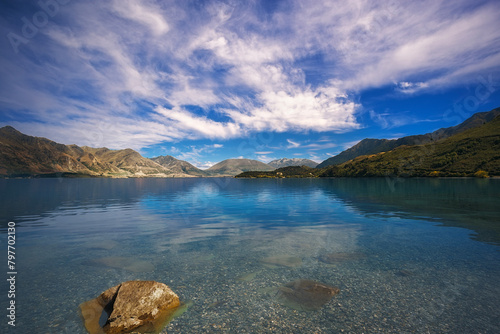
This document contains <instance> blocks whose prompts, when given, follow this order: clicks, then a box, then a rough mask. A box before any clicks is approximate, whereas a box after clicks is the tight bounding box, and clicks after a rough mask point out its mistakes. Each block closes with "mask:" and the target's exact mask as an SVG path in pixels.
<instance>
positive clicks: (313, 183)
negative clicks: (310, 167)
mask: <svg viewBox="0 0 500 334" xmlns="http://www.w3.org/2000/svg"><path fill="white" fill-rule="evenodd" d="M499 186H500V180H497V179H391V178H380V179H376V178H356V179H353V178H350V179H231V178H206V179H198V178H196V179H195V178H186V179H59V180H58V179H32V180H29V179H23V180H0V188H1V191H0V202H1V203H2V206H3V208H2V210H1V211H0V212H1V213H0V230H4V231H5V228H6V226H7V222H8V221H16V223H18V226H23V225H24V224H27V223H28V222H30V221H35V220H37V221H38V223H40V220H39V218H40V216H42V217H43V216H47V215H50V214H51V213H52V212H54V211H56V210H64V209H66V208H84V209H85V208H103V209H105V208H110V207H114V206H117V207H123V208H125V207H127V206H131V205H136V204H139V205H140V206H141V207H142V208H145V209H146V210H147V212H149V213H151V214H153V215H161V216H162V217H163V218H165V217H166V218H168V220H169V222H170V223H171V224H172V226H171V228H172V229H174V228H176V226H175V225H174V223H173V222H172V218H174V217H173V214H177V215H178V216H180V217H181V218H182V217H191V216H190V215H192V214H197V215H198V220H196V219H194V220H193V223H196V222H197V223H199V222H200V219H201V221H202V222H203V223H204V224H215V223H217V224H222V225H224V226H226V225H228V224H235V223H236V222H237V220H236V218H234V217H237V218H241V217H245V218H248V220H249V221H245V222H244V223H245V224H251V223H254V224H258V225H259V226H260V227H261V228H264V229H269V228H276V227H287V226H290V224H295V225H297V224H298V225H308V226H312V225H317V224H319V225H321V224H329V223H334V222H333V221H329V222H328V221H325V220H322V221H319V220H317V219H316V218H315V217H309V216H307V217H302V218H303V219H292V220H290V219H287V215H288V214H290V213H289V212H288V211H287V210H286V209H287V207H289V208H290V209H293V203H289V199H290V196H293V197H295V198H302V197H301V196H305V197H307V198H309V200H311V198H314V197H315V196H319V197H322V195H323V194H324V195H326V196H329V197H331V198H334V199H335V201H341V202H342V203H344V204H345V205H347V206H349V207H351V208H353V209H354V210H356V211H358V212H360V213H362V214H364V215H366V216H369V217H370V216H377V215H386V214H391V215H395V216H400V217H403V218H410V219H418V218H419V217H421V218H423V219H426V220H436V221H438V222H439V223H441V224H443V225H445V226H456V227H463V228H467V229H470V230H473V231H474V232H476V235H474V237H473V238H474V239H476V240H479V241H483V242H489V243H494V244H499V245H500V207H499V206H498V203H500V192H499V191H498V189H500V187H499ZM256 200H257V201H262V203H264V204H265V203H267V204H265V205H266V209H263V210H260V211H259V212H256V211H255V210H254V209H255V207H256V206H255V205H258V204H255V201H256ZM221 201H222V202H221ZM290 205H291V206H292V207H290ZM321 205H324V203H322V204H321ZM280 208H281V209H280ZM283 208H284V209H283ZM267 210H271V211H272V212H273V213H272V215H271V216H273V217H274V218H275V219H274V220H272V219H271V216H270V214H269V212H271V211H267ZM315 210H316V209H315ZM317 210H319V212H318V213H319V214H320V215H319V216H318V217H330V216H329V212H331V211H332V210H335V209H334V208H333V207H332V208H330V207H318V208H317ZM277 215H279V217H277ZM281 216H283V217H281ZM30 217H32V218H30ZM221 217H227V219H222V218H221ZM231 217H233V218H231ZM277 218H280V219H277ZM295 218H297V217H295ZM210 219H212V220H210ZM170 223H169V224H170ZM177 224H180V225H178V226H181V225H182V227H188V225H189V224H190V223H189V222H188V220H186V219H183V220H182V221H178V222H177ZM238 224H239V223H238ZM241 224H243V223H241Z"/></svg>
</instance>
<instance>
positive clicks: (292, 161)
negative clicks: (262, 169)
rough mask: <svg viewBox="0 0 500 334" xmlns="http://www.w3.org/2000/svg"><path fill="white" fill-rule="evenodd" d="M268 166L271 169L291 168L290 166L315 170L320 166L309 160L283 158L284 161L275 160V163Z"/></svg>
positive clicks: (272, 162)
mask: <svg viewBox="0 0 500 334" xmlns="http://www.w3.org/2000/svg"><path fill="white" fill-rule="evenodd" d="M268 165H269V166H271V167H274V168H282V167H289V166H307V167H311V168H314V167H316V166H317V165H318V163H317V162H316V161H312V160H309V159H301V158H293V159H288V158H282V159H277V160H273V161H271V162H269V163H268Z"/></svg>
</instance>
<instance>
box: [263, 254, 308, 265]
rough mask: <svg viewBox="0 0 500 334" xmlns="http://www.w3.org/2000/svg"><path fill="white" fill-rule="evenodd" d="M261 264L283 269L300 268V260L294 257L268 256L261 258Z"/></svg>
mask: <svg viewBox="0 0 500 334" xmlns="http://www.w3.org/2000/svg"><path fill="white" fill-rule="evenodd" d="M261 262H263V263H266V264H272V265H278V266H284V267H292V268H295V267H300V266H301V265H302V259H301V258H300V257H296V256H289V255H279V256H269V257H266V258H263V259H262V260H261Z"/></svg>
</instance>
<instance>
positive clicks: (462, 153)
mask: <svg viewBox="0 0 500 334" xmlns="http://www.w3.org/2000/svg"><path fill="white" fill-rule="evenodd" d="M483 116H484V115H483ZM475 119H482V118H475ZM476 124H478V123H476ZM461 128H462V129H464V128H468V129H467V130H463V131H460V132H458V133H455V134H453V135H450V136H448V137H444V138H442V139H436V140H432V141H431V142H427V143H425V144H419V145H400V146H398V147H396V148H394V149H392V150H389V151H387V152H379V153H374V154H368V155H361V156H356V157H355V158H354V159H351V160H348V161H346V162H343V163H340V164H335V165H330V166H326V167H323V168H309V167H306V166H302V167H284V168H279V169H276V170H274V171H272V172H257V171H253V172H246V173H242V174H240V175H237V177H257V178H268V177H367V176H368V177H374V176H376V177H410V176H411V177H429V176H430V177H434V176H455V177H462V176H477V177H487V176H500V115H498V116H496V117H495V118H494V119H492V120H490V121H487V119H484V123H483V124H481V125H478V126H475V127H469V126H464V127H461ZM443 130H447V129H443Z"/></svg>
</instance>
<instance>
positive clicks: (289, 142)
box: [286, 139, 300, 148]
mask: <svg viewBox="0 0 500 334" xmlns="http://www.w3.org/2000/svg"><path fill="white" fill-rule="evenodd" d="M286 141H287V142H288V144H289V145H288V147H287V148H297V147H300V143H297V142H294V141H293V140H291V139H287V140H286Z"/></svg>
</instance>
